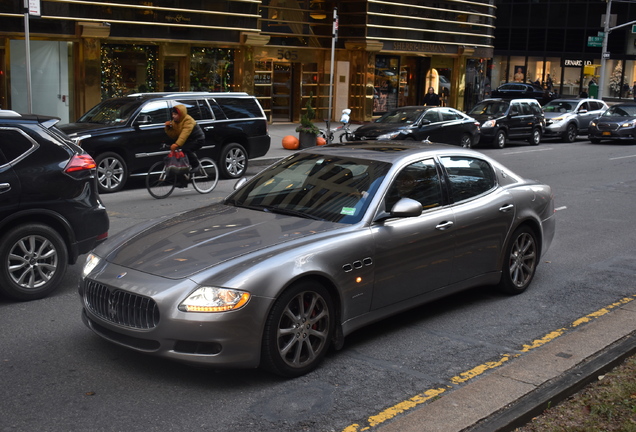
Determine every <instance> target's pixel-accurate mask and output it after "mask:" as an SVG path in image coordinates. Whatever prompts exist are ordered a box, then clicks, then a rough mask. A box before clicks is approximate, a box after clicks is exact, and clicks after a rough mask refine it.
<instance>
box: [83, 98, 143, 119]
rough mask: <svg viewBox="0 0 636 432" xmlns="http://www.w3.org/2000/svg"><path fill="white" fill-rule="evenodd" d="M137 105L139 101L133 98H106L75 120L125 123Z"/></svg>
mask: <svg viewBox="0 0 636 432" xmlns="http://www.w3.org/2000/svg"><path fill="white" fill-rule="evenodd" d="M138 107H139V102H138V101H137V100H135V99H130V100H127V99H111V100H106V101H103V102H102V103H100V104H98V105H96V106H94V107H93V108H91V110H90V111H88V112H87V113H86V114H84V115H83V116H82V117H80V119H79V120H78V121H77V122H78V123H97V124H103V125H114V124H120V123H126V121H128V118H129V117H130V116H131V115H132V114H133V113H134V112H135V111H136V109H137V108H138Z"/></svg>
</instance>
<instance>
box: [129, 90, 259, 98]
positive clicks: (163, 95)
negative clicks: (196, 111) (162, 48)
mask: <svg viewBox="0 0 636 432" xmlns="http://www.w3.org/2000/svg"><path fill="white" fill-rule="evenodd" d="M229 96H232V97H234V96H249V97H251V96H250V95H248V94H247V93H245V92H152V93H132V94H129V95H126V96H124V97H132V98H158V99H170V98H176V97H178V98H182V97H229Z"/></svg>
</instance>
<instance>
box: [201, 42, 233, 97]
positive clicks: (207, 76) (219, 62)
mask: <svg viewBox="0 0 636 432" xmlns="http://www.w3.org/2000/svg"><path fill="white" fill-rule="evenodd" d="M233 88H234V50H233V49H226V48H203V47H193V48H192V52H191V55H190V90H191V91H211V92H228V91H232V89H233Z"/></svg>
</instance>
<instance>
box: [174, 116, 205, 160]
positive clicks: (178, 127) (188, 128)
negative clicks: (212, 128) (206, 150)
mask: <svg viewBox="0 0 636 432" xmlns="http://www.w3.org/2000/svg"><path fill="white" fill-rule="evenodd" d="M171 114H172V120H171V121H167V122H166V124H165V129H166V134H168V136H169V137H170V138H172V139H173V140H174V144H172V145H171V146H170V150H173V151H174V150H178V149H180V150H182V151H183V153H184V154H185V155H186V156H187V157H188V161H189V162H190V165H191V166H192V171H196V170H198V169H199V168H200V163H199V158H198V157H197V154H196V153H195V151H196V150H199V149H200V148H201V147H203V143H204V142H205V135H204V133H203V130H202V129H201V126H199V125H198V124H197V122H196V120H194V119H193V118H192V117H191V116H190V115H188V109H187V108H186V107H185V105H181V104H179V105H175V106H174V107H173V108H172V111H171Z"/></svg>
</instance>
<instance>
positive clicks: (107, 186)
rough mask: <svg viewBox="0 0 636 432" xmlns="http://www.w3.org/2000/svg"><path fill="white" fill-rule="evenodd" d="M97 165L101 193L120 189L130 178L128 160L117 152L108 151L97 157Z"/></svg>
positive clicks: (98, 184)
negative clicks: (125, 160)
mask: <svg viewBox="0 0 636 432" xmlns="http://www.w3.org/2000/svg"><path fill="white" fill-rule="evenodd" d="M95 164H96V165H97V186H98V188H99V191H100V192H101V193H110V192H117V191H120V190H121V189H122V188H123V187H124V184H125V183H126V179H128V168H127V167H126V162H124V159H123V158H122V157H121V156H119V155H118V154H117V153H113V152H107V153H102V154H100V155H98V156H97V157H96V158H95Z"/></svg>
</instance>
